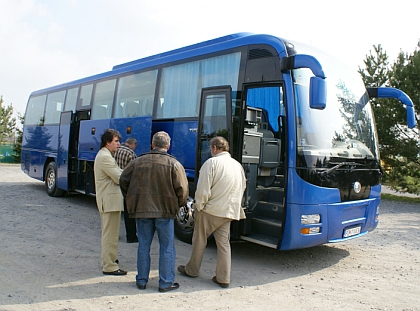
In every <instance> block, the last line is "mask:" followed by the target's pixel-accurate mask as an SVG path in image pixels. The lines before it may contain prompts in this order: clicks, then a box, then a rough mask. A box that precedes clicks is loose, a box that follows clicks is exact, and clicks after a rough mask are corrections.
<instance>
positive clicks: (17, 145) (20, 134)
mask: <svg viewBox="0 0 420 311" xmlns="http://www.w3.org/2000/svg"><path fill="white" fill-rule="evenodd" d="M18 118H19V121H20V124H23V123H24V122H25V116H22V115H21V114H19V113H18ZM22 141H23V131H22V130H21V129H20V128H19V127H16V141H15V144H14V146H13V151H14V152H15V154H14V155H13V158H14V161H15V162H16V163H19V162H20V157H21V154H22Z"/></svg>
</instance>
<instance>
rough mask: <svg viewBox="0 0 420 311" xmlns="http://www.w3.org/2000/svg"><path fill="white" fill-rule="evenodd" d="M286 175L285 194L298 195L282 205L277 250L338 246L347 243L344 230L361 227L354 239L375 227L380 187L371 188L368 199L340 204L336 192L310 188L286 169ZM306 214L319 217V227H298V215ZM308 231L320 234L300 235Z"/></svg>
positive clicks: (291, 196) (299, 217)
mask: <svg viewBox="0 0 420 311" xmlns="http://www.w3.org/2000/svg"><path fill="white" fill-rule="evenodd" d="M289 172H290V173H289V176H290V177H291V182H290V183H289V184H288V191H291V193H293V192H294V193H299V195H298V196H296V195H295V196H293V195H288V196H287V197H288V198H294V199H296V200H295V201H294V202H288V203H287V204H286V211H285V213H286V218H285V221H284V231H283V238H282V242H281V245H280V247H279V249H281V250H290V249H297V248H305V247H311V246H316V245H321V244H325V243H330V242H340V241H344V240H347V239H349V238H344V237H343V233H344V230H345V229H347V228H352V227H356V226H361V230H360V233H359V234H357V235H355V236H352V237H350V238H355V237H358V236H361V235H364V234H366V233H367V232H368V231H372V230H374V229H375V228H376V226H377V225H378V222H377V219H376V216H377V214H376V213H377V206H378V205H379V201H380V199H379V196H378V193H379V191H380V186H377V187H373V188H372V191H371V198H369V199H365V200H359V201H352V202H340V194H339V191H338V190H337V189H332V188H321V187H317V186H314V185H311V184H309V183H307V182H305V181H304V180H302V179H301V178H300V177H299V176H297V174H296V172H295V170H294V169H290V171H289ZM378 187H379V188H378ZM306 202H317V203H316V204H311V203H306ZM332 202H336V203H332ZM310 214H320V216H321V220H320V223H317V224H310V225H305V224H301V215H310ZM308 227H309V228H310V227H320V232H319V233H314V234H302V233H301V229H302V228H308Z"/></svg>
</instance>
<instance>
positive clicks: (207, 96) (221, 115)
mask: <svg viewBox="0 0 420 311" xmlns="http://www.w3.org/2000/svg"><path fill="white" fill-rule="evenodd" d="M216 136H222V137H224V138H226V140H227V141H228V142H229V146H231V147H233V144H232V88H231V87H230V86H219V87H211V88H204V89H203V90H202V92H201V101H200V115H199V119H198V135H197V161H196V166H195V180H196V182H197V181H198V175H199V172H200V168H201V166H202V165H203V163H204V162H205V161H206V160H207V159H208V158H210V157H211V153H210V140H211V139H212V138H213V137H216Z"/></svg>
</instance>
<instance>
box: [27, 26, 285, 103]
mask: <svg viewBox="0 0 420 311" xmlns="http://www.w3.org/2000/svg"><path fill="white" fill-rule="evenodd" d="M249 44H268V45H271V46H272V47H274V48H275V49H276V50H277V52H278V53H279V57H284V56H287V53H286V48H285V45H284V42H283V41H282V39H280V38H278V37H275V36H271V35H261V34H250V33H239V34H233V35H229V36H225V37H221V38H217V39H213V40H209V41H205V42H201V43H198V44H194V45H191V46H188V47H184V48H180V49H176V50H173V51H169V52H165V53H161V54H156V55H153V56H149V57H146V58H143V59H139V60H135V61H132V62H128V63H125V64H121V65H116V66H114V68H113V70H111V71H108V72H104V73H100V74H97V75H94V76H90V77H86V78H82V79H79V80H75V81H71V82H68V83H64V84H60V85H57V86H53V87H50V88H46V89H42V90H38V91H34V92H32V93H31V96H35V95H38V94H43V93H45V92H50V91H53V90H56V89H63V88H68V87H73V86H76V85H80V84H82V83H88V82H92V81H96V80H99V79H105V78H109V77H112V76H115V75H118V74H121V73H125V72H129V71H135V70H142V69H146V68H151V67H156V66H159V65H162V64H167V63H171V62H176V61H180V60H184V59H188V58H192V57H197V56H202V55H205V54H208V53H213V52H218V51H222V50H226V49H231V48H236V47H241V46H245V45H249Z"/></svg>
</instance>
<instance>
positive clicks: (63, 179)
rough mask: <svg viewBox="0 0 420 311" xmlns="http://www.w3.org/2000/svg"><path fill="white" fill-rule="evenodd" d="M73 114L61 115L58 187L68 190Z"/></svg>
mask: <svg viewBox="0 0 420 311" xmlns="http://www.w3.org/2000/svg"><path fill="white" fill-rule="evenodd" d="M71 117H72V113H71V112H70V111H68V112H65V113H62V114H61V122H60V128H59V131H60V133H59V136H58V137H59V141H58V153H57V187H58V188H60V189H63V190H66V191H67V190H68V187H69V185H68V169H69V167H68V165H69V142H70V126H71Z"/></svg>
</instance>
